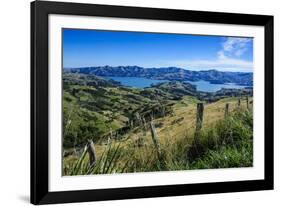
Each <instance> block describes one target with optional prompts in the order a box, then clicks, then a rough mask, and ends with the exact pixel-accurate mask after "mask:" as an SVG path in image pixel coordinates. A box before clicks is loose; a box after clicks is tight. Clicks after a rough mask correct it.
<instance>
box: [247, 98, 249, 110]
mask: <svg viewBox="0 0 281 206" xmlns="http://www.w3.org/2000/svg"><path fill="white" fill-rule="evenodd" d="M246 103H247V109H249V97H248V96H247V97H246Z"/></svg>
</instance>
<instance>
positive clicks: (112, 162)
mask: <svg viewBox="0 0 281 206" xmlns="http://www.w3.org/2000/svg"><path fill="white" fill-rule="evenodd" d="M184 101H185V102H186V104H188V106H187V105H185V104H182V103H179V104H178V105H175V107H174V114H173V115H171V116H167V117H164V118H159V119H156V120H154V124H155V127H156V133H157V136H158V139H159V144H160V148H161V155H160V157H159V154H158V151H157V149H156V148H155V145H154V144H153V141H152V138H151V134H150V130H149V129H147V130H145V129H144V128H136V129H134V130H133V131H131V132H130V133H129V134H127V135H126V137H125V138H124V139H121V140H111V141H110V142H109V144H107V145H104V144H97V146H96V150H97V157H98V159H97V162H96V164H95V166H90V165H89V158H88V155H87V152H86V150H84V152H83V153H82V155H81V156H80V157H79V158H73V156H70V157H67V158H65V159H64V165H65V168H64V169H65V170H64V175H85V174H109V173H130V172H152V171H167V170H171V171H174V170H188V169H211V168H231V167H250V166H252V164H253V117H252V112H251V111H250V110H247V109H246V108H245V105H243V102H242V107H241V108H240V109H237V108H236V102H237V101H236V100H235V99H232V98H229V99H222V100H220V101H218V102H216V103H212V104H207V105H206V106H205V112H204V114H205V115H204V123H203V128H202V130H201V131H200V132H197V133H196V134H195V131H194V122H195V121H190V120H194V117H195V103H196V102H197V101H195V100H194V99H190V100H189V99H188V97H186V99H184ZM226 102H229V103H230V108H231V110H230V113H229V115H228V116H227V117H226V118H224V110H223V109H224V105H225V103H226ZM180 104H182V105H180ZM182 117H183V119H181V118H182ZM178 119H180V120H178ZM175 120H178V122H177V121H175ZM173 121H174V123H173V124H172V122H173ZM160 123H161V124H160ZM157 125H160V126H158V127H157Z"/></svg>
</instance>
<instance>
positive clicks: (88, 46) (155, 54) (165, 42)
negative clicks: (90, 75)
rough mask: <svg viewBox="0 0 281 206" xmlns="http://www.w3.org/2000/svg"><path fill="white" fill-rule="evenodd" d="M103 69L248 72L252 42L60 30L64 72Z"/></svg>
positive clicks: (251, 59)
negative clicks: (167, 68) (135, 66)
mask: <svg viewBox="0 0 281 206" xmlns="http://www.w3.org/2000/svg"><path fill="white" fill-rule="evenodd" d="M104 65H110V66H126V65H130V66H133V65H137V66H142V67H169V66H176V67H181V68H184V69H190V70H209V69H217V70H220V71H241V72H248V71H252V69H253V39H252V38H235V37H221V36H200V35H187V34H184V35H183V34H158V33H144V32H123V31H122V32H118V31H99V30H77V29H75V30H74V29H64V30H63V66H64V68H69V67H88V66H104Z"/></svg>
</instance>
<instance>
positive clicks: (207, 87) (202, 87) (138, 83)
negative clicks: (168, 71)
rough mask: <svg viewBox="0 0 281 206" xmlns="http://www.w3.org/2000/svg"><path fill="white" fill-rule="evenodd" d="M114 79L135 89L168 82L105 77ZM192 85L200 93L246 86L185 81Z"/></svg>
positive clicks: (137, 78)
mask: <svg viewBox="0 0 281 206" xmlns="http://www.w3.org/2000/svg"><path fill="white" fill-rule="evenodd" d="M104 78H109V79H113V80H115V81H118V82H120V83H121V84H122V85H123V86H129V87H135V88H145V87H149V86H151V84H157V83H161V82H166V81H167V80H155V79H146V78H142V77H104ZM185 82H188V83H190V84H193V85H196V87H197V90H198V91H203V92H216V91H218V90H220V89H222V88H230V89H241V88H244V87H245V86H240V85H236V84H211V83H209V82H207V81H203V80H201V81H196V82H192V81H185Z"/></svg>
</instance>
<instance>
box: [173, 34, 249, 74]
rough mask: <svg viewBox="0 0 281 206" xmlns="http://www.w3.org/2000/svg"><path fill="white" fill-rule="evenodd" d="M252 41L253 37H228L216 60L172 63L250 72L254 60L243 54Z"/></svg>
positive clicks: (193, 67) (205, 68) (191, 67)
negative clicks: (243, 58)
mask: <svg viewBox="0 0 281 206" xmlns="http://www.w3.org/2000/svg"><path fill="white" fill-rule="evenodd" d="M251 41H252V39H251V38H236V37H228V38H226V40H225V41H224V42H223V43H222V48H221V50H219V51H218V52H217V58H216V59H215V60H178V61H172V62H170V64H171V65H175V66H178V67H182V68H188V69H194V70H208V69H217V70H221V71H241V72H249V71H252V70H253V62H252V61H246V60H242V59H241V56H242V55H243V54H244V53H245V52H246V51H247V50H248V49H249V44H250V43H251Z"/></svg>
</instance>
